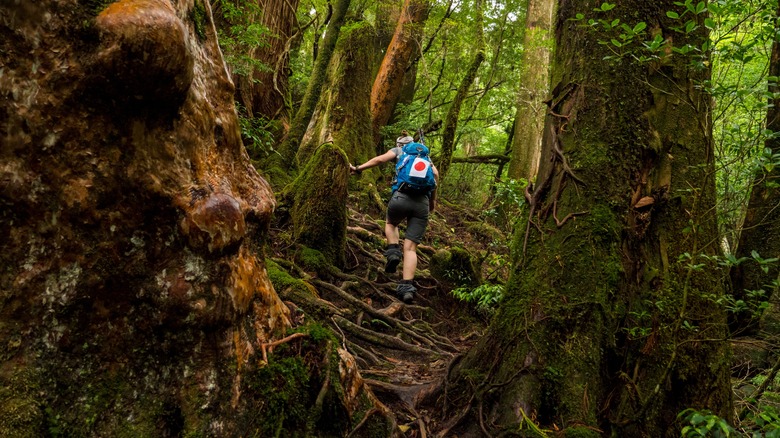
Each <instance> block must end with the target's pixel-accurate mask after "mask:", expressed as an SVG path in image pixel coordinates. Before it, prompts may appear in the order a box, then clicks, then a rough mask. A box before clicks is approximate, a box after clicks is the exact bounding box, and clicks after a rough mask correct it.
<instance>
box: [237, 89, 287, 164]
mask: <svg viewBox="0 0 780 438" xmlns="http://www.w3.org/2000/svg"><path fill="white" fill-rule="evenodd" d="M236 107H237V108H238V114H239V115H238V124H239V127H240V129H241V139H242V140H243V142H244V145H245V146H246V149H247V152H248V153H249V156H250V157H251V158H252V159H255V160H257V159H262V158H266V157H268V156H269V155H271V154H273V153H275V152H276V150H275V149H274V147H273V145H274V136H273V134H272V131H273V130H274V128H275V124H278V122H275V121H273V120H268V119H265V118H263V117H246V116H244V115H243V114H244V113H245V111H244V110H243V108H242V107H241V105H240V104H239V103H238V102H236Z"/></svg>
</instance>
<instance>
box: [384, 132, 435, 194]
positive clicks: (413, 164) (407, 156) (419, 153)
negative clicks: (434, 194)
mask: <svg viewBox="0 0 780 438" xmlns="http://www.w3.org/2000/svg"><path fill="white" fill-rule="evenodd" d="M429 152H430V151H429V150H428V147H427V146H425V145H424V144H422V143H408V144H407V145H406V146H404V147H403V149H402V153H401V155H400V157H399V158H398V164H396V166H395V181H393V192H395V191H396V190H398V191H400V192H401V193H406V194H408V195H427V194H429V193H431V191H433V189H435V188H436V179H435V178H434V177H433V164H432V163H431V159H430V157H429V156H428V153H429Z"/></svg>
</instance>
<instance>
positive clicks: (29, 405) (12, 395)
mask: <svg viewBox="0 0 780 438" xmlns="http://www.w3.org/2000/svg"><path fill="white" fill-rule="evenodd" d="M39 391H40V389H39V387H38V379H37V377H36V376H35V374H34V373H32V372H30V371H28V370H22V371H20V372H17V373H16V374H14V375H13V376H12V377H10V378H9V379H3V381H2V386H1V387H0V436H3V437H37V436H40V435H41V432H42V426H43V412H42V411H41V407H40V406H39V404H38V401H37V400H36V399H37V396H38V392H39Z"/></svg>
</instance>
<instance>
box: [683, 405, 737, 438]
mask: <svg viewBox="0 0 780 438" xmlns="http://www.w3.org/2000/svg"><path fill="white" fill-rule="evenodd" d="M677 418H678V419H682V420H683V422H684V423H685V424H686V426H685V427H683V428H682V430H681V431H680V436H681V437H684V438H692V437H712V438H727V437H736V436H737V431H736V430H734V428H733V427H731V425H730V424H729V423H728V422H727V421H726V420H724V419H723V418H721V417H719V416H717V415H715V414H713V413H712V412H710V411H708V410H706V409H705V410H702V411H697V410H696V409H691V408H689V409H686V410H684V411H682V412H680V413H679V414H678V415H677Z"/></svg>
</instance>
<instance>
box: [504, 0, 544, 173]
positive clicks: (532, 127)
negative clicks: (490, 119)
mask: <svg viewBox="0 0 780 438" xmlns="http://www.w3.org/2000/svg"><path fill="white" fill-rule="evenodd" d="M554 9H555V1H554V0H529V1H528V14H527V24H526V27H525V35H524V36H523V47H524V50H523V57H522V60H521V65H520V68H521V69H522V74H521V77H520V89H519V90H518V93H517V117H516V120H517V123H516V124H515V135H514V142H513V145H512V159H511V161H510V162H509V169H508V176H509V178H512V179H518V180H519V179H521V178H523V179H525V180H527V181H532V180H533V179H534V177H535V176H536V170H537V169H538V167H539V155H540V153H541V150H542V131H543V130H544V119H545V115H546V114H547V105H546V104H545V103H544V100H545V98H546V97H547V93H548V92H549V89H550V74H549V73H550V54H551V50H552V40H551V30H552V19H553V11H554Z"/></svg>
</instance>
